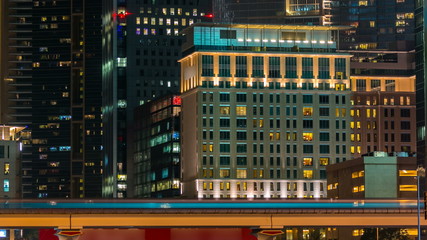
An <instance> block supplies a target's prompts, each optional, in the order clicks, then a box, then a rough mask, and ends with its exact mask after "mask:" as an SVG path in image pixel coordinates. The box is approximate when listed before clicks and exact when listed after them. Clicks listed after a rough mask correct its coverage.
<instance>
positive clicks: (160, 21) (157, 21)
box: [136, 17, 194, 26]
mask: <svg viewBox="0 0 427 240" xmlns="http://www.w3.org/2000/svg"><path fill="white" fill-rule="evenodd" d="M193 23H194V19H191V18H190V19H186V18H181V19H179V18H174V19H171V18H148V17H144V18H142V24H144V25H153V26H155V25H159V26H163V25H166V26H171V25H174V26H179V25H181V26H187V25H189V26H191V25H193ZM136 24H137V25H140V24H141V18H140V17H136Z"/></svg>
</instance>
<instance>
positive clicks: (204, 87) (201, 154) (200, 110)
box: [180, 24, 351, 198]
mask: <svg viewBox="0 0 427 240" xmlns="http://www.w3.org/2000/svg"><path fill="white" fill-rule="evenodd" d="M340 29H341V28H340V27H333V28H329V27H328V28H326V27H314V26H286V25H282V26H280V25H265V26H264V25H263V26H260V25H221V24H214V25H209V24H199V25H196V26H194V27H192V28H190V29H189V30H188V31H187V32H186V36H187V40H186V43H185V45H184V47H183V51H184V53H185V57H184V58H183V59H181V60H180V62H181V69H182V70H181V91H182V118H181V122H182V124H181V134H182V135H181V137H182V138H181V166H182V167H181V168H182V172H181V174H182V188H183V189H182V191H183V194H184V196H187V197H199V198H228V197H230V198H246V197H247V198H270V197H279V198H287V197H289V198H291V197H298V198H303V197H314V198H321V197H325V196H326V185H325V184H326V170H325V166H326V165H329V164H332V163H335V162H341V161H345V160H347V159H350V156H351V155H350V149H349V146H350V128H349V126H350V121H351V118H350V114H349V113H350V93H351V91H350V79H349V77H350V76H349V72H350V66H349V61H350V55H348V54H342V53H337V52H336V51H335V49H336V42H335V41H333V36H337V31H338V30H340ZM332 129H333V131H331V130H332Z"/></svg>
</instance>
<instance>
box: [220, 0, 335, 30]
mask: <svg viewBox="0 0 427 240" xmlns="http://www.w3.org/2000/svg"><path fill="white" fill-rule="evenodd" d="M213 9H214V14H213V17H214V22H217V23H250V24H311V25H319V24H320V25H323V24H328V22H329V21H330V20H329V12H330V1H328V0H323V1H319V0H308V1H305V0H304V1H301V0H213Z"/></svg>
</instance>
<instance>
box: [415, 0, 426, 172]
mask: <svg viewBox="0 0 427 240" xmlns="http://www.w3.org/2000/svg"><path fill="white" fill-rule="evenodd" d="M415 7H416V9H415V24H416V25H415V27H416V28H415V36H416V37H415V40H416V41H415V42H416V46H415V51H416V53H415V63H416V67H415V73H416V77H417V84H416V96H417V161H418V164H421V165H424V166H426V165H427V160H426V156H427V153H426V151H427V146H426V145H427V142H426V141H427V139H426V119H427V108H426V99H427V86H426V85H427V82H426V81H427V69H426V66H427V65H426V61H427V54H426V37H427V36H426V33H427V25H426V19H427V1H425V0H420V1H415Z"/></svg>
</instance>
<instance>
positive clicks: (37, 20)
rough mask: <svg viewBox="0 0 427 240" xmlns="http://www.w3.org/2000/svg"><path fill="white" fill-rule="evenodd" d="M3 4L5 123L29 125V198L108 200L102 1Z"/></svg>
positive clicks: (25, 156) (25, 150) (25, 167)
mask: <svg viewBox="0 0 427 240" xmlns="http://www.w3.org/2000/svg"><path fill="white" fill-rule="evenodd" d="M1 4H2V9H1V10H2V13H1V17H2V23H1V24H2V27H1V31H2V40H1V44H2V46H1V48H2V53H1V61H2V64H1V65H2V70H1V72H0V74H1V78H2V83H1V84H2V85H1V88H2V89H1V90H2V98H3V101H2V105H1V106H2V123H5V124H8V125H13V126H21V127H25V130H23V132H22V134H21V135H22V143H23V147H22V176H23V177H22V193H23V197H24V198H46V197H48V198H62V197H73V198H81V197H99V196H101V187H100V186H101V179H102V178H101V176H102V172H101V171H102V170H101V165H102V162H101V150H102V142H101V135H102V130H101V91H100V89H101V87H100V86H101V85H102V81H101V65H100V64H99V63H100V62H101V49H102V40H101V8H99V6H98V5H99V3H98V2H96V1H89V0H87V1H59V2H58V1H2V2H1ZM6 33H7V34H6ZM5 99H6V100H5Z"/></svg>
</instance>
